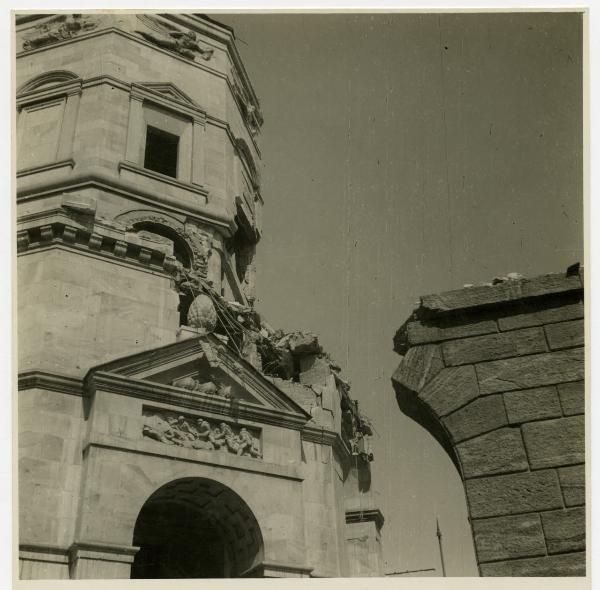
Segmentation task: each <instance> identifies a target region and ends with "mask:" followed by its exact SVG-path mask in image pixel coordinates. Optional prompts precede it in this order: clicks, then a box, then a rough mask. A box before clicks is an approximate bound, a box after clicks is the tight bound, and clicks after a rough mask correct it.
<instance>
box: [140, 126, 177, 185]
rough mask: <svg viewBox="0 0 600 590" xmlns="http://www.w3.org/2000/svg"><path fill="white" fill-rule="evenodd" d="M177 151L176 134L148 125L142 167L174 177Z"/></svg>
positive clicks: (175, 175)
mask: <svg viewBox="0 0 600 590" xmlns="http://www.w3.org/2000/svg"><path fill="white" fill-rule="evenodd" d="M178 151H179V137H178V136H177V135H173V134H172V133H168V132H167V131H163V130H162V129H157V128H156V127H150V125H148V128H147V130H146V153H145V156H144V168H148V170H154V172H160V173H161V174H165V175H167V176H172V177H173V178H176V177H177V152H178Z"/></svg>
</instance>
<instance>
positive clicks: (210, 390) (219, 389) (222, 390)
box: [172, 377, 231, 399]
mask: <svg viewBox="0 0 600 590" xmlns="http://www.w3.org/2000/svg"><path fill="white" fill-rule="evenodd" d="M172 385H173V386H174V387H182V388H183V389H189V390H190V391H197V392H199V393H205V394H207V395H216V396H218V397H222V398H225V399H231V386H230V385H223V384H222V383H218V384H215V383H213V382H212V381H207V382H205V383H201V382H200V381H199V380H198V379H194V378H193V377H182V378H181V379H175V381H173V383H172Z"/></svg>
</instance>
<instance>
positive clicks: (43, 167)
mask: <svg viewBox="0 0 600 590" xmlns="http://www.w3.org/2000/svg"><path fill="white" fill-rule="evenodd" d="M67 167H68V168H71V169H72V168H74V167H75V160H73V158H67V159H66V160H60V161H58V162H50V163H49V164H40V165H39V166H30V167H29V168H21V169H20V170H17V178H21V177H23V176H29V175H30V174H39V173H40V172H48V171H49V170H57V169H59V168H67Z"/></svg>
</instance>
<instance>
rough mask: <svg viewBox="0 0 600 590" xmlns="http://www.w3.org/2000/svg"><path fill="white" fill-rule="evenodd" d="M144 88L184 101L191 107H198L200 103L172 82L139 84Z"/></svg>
mask: <svg viewBox="0 0 600 590" xmlns="http://www.w3.org/2000/svg"><path fill="white" fill-rule="evenodd" d="M139 86H141V87H142V88H145V89H146V90H149V91H150V92H156V93H158V94H161V95H162V96H164V97H166V98H169V99H172V100H176V101H179V102H183V103H185V104H187V105H189V106H191V107H194V108H198V105H197V104H196V103H195V102H194V101H193V100H192V99H191V98H190V97H189V96H188V95H187V94H186V93H185V92H184V91H183V90H181V89H180V88H178V87H177V86H175V84H172V83H171V82H142V83H141V84H139Z"/></svg>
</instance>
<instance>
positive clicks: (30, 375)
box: [17, 371, 83, 396]
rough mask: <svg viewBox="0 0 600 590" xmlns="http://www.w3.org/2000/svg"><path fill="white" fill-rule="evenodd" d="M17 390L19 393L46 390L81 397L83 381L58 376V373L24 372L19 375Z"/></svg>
mask: <svg viewBox="0 0 600 590" xmlns="http://www.w3.org/2000/svg"><path fill="white" fill-rule="evenodd" d="M17 388H18V390H19V391H26V390H28V389H46V390H49V391H57V392H59V393H68V394H70V395H79V396H81V395H83V380H82V379H77V378H75V377H68V376H66V375H60V374H58V373H48V372H45V371H25V372H23V373H19V376H18V385H17Z"/></svg>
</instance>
